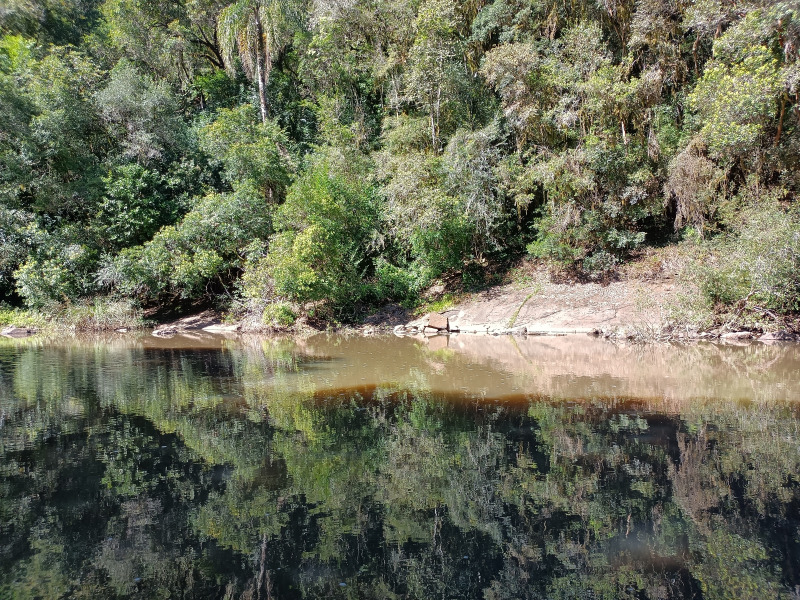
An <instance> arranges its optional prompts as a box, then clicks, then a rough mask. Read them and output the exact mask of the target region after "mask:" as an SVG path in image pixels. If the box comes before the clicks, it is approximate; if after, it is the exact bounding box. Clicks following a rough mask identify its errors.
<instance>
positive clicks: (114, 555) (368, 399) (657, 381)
mask: <svg viewBox="0 0 800 600" xmlns="http://www.w3.org/2000/svg"><path fill="white" fill-rule="evenodd" d="M799 367H800V348H799V347H798V346H797V345H774V346H766V345H759V344H755V345H748V346H741V347H738V346H734V347H723V346H715V345H711V344H705V345H692V346H655V345H654V346H619V345H615V344H612V343H609V342H605V341H602V340H595V339H592V338H588V337H583V336H576V337H564V338H528V339H516V338H491V337H476V336H471V337H467V336H461V337H451V338H450V339H447V338H445V337H437V338H433V339H429V340H421V339H408V338H404V339H398V338H347V337H338V336H316V337H313V338H310V339H306V340H299V341H293V340H263V339H243V340H229V339H225V338H222V337H216V336H193V337H176V338H173V339H171V340H160V339H157V338H153V337H151V336H139V337H134V336H131V337H128V336H126V337H116V338H107V339H91V340H61V341H41V340H22V341H0V597H2V598H5V597H10V598H276V599H277V598H485V599H500V598H554V599H555V598H609V599H610V598H653V599H657V598H658V599H660V598H787V599H788V598H798V597H799V596H800V587H799V586H800V428H799V425H800V420H798V410H797V408H798V404H797V400H798V399H800V377H798V376H797V373H798V368H799Z"/></svg>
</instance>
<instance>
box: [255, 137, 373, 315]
mask: <svg viewBox="0 0 800 600" xmlns="http://www.w3.org/2000/svg"><path fill="white" fill-rule="evenodd" d="M275 222H276V228H277V230H278V233H276V234H275V236H273V238H272V239H271V240H270V249H269V254H268V255H267V266H268V269H269V272H270V274H271V276H272V277H273V279H274V282H275V292H276V293H277V294H278V295H279V296H284V297H287V298H290V299H292V300H294V301H297V302H308V301H314V300H324V299H330V300H331V301H333V302H334V304H336V305H339V306H342V305H351V304H353V303H356V302H358V301H359V300H361V299H362V297H363V295H364V280H365V276H366V275H367V274H368V273H369V271H370V270H371V257H370V256H369V254H368V248H369V245H368V244H369V240H370V236H371V235H372V233H373V230H374V227H375V226H376V222H377V214H376V206H375V198H374V193H373V191H372V189H371V188H370V187H369V186H368V185H367V184H365V183H364V182H361V181H358V180H353V179H345V178H344V177H342V176H340V175H338V174H336V173H334V172H332V171H331V169H330V165H329V162H328V159H327V157H326V156H325V153H324V152H320V153H319V154H318V155H317V156H315V157H314V159H313V162H312V164H311V165H309V168H308V169H307V170H306V172H305V173H303V174H302V175H301V176H300V177H299V178H298V179H297V180H296V181H295V183H294V184H293V185H292V187H291V188H290V189H289V193H288V195H287V198H286V202H285V203H284V204H283V205H282V206H281V207H280V208H279V209H278V212H277V213H276V217H275Z"/></svg>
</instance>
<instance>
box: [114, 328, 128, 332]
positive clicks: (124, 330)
mask: <svg viewBox="0 0 800 600" xmlns="http://www.w3.org/2000/svg"><path fill="white" fill-rule="evenodd" d="M114 331H116V332H117V333H128V328H127V327H120V328H119V329H115V330H114Z"/></svg>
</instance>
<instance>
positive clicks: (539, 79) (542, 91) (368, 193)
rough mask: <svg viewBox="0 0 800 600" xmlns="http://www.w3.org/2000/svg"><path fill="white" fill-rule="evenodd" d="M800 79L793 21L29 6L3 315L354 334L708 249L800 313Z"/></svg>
mask: <svg viewBox="0 0 800 600" xmlns="http://www.w3.org/2000/svg"><path fill="white" fill-rule="evenodd" d="M799 51H800V9H798V6H797V4H796V3H794V2H789V1H786V2H781V1H775V0H772V1H770V0H740V1H738V2H733V1H729V0H636V1H634V0H495V1H494V2H488V1H485V0H236V1H233V2H231V1H229V0H40V1H36V0H4V2H3V4H2V6H0V309H3V308H4V307H5V308H6V309H11V308H14V307H26V308H28V309H32V310H38V311H44V312H57V311H58V310H62V309H63V308H64V307H65V306H75V305H87V306H89V305H92V306H96V305H98V304H103V303H105V305H106V306H124V307H128V308H129V309H130V310H141V309H142V308H143V307H157V306H170V305H177V304H181V303H193V302H194V303H198V302H200V303H202V302H205V303H211V304H213V305H215V306H219V307H223V308H224V309H226V310H230V311H232V312H233V313H238V314H245V313H248V314H256V315H258V316H259V318H261V319H263V321H264V322H266V323H274V324H286V323H289V322H291V321H292V320H293V319H294V318H295V316H296V314H297V313H298V312H299V311H302V310H305V311H309V312H310V311H316V313H317V314H318V316H320V317H321V318H324V319H329V320H341V321H346V320H348V319H353V318H356V317H357V316H358V315H359V314H361V312H362V311H363V310H364V307H372V306H379V305H381V304H383V303H386V302H399V303H403V304H405V305H414V303H415V302H418V300H419V298H420V296H421V294H423V292H424V291H425V290H426V289H427V288H429V287H430V286H431V285H432V283H434V282H436V281H447V282H449V285H456V286H461V287H462V288H464V289H474V288H479V287H481V286H485V285H487V284H488V283H491V282H492V281H493V277H496V274H497V273H502V272H503V270H504V269H508V268H509V266H510V265H513V264H514V262H515V261H518V260H520V259H521V258H523V257H528V258H529V259H530V260H538V261H542V262H543V263H544V264H548V265H551V266H552V268H554V269H558V270H559V272H562V273H566V274H569V275H570V276H573V277H576V278H579V279H583V280H603V279H606V278H608V277H613V275H614V273H615V272H616V270H617V269H618V268H619V267H620V265H622V264H624V263H625V261H626V260H629V259H630V258H631V257H633V256H636V253H637V252H640V251H641V250H642V248H644V247H653V246H664V245H668V244H689V245H693V247H695V248H697V249H698V250H697V251H696V253H695V255H696V256H697V258H696V261H697V265H696V268H695V271H696V273H697V276H698V279H697V281H698V283H699V289H700V290H701V292H702V293H703V295H704V298H705V301H707V302H708V303H709V304H710V305H714V306H735V305H737V303H738V304H740V305H741V303H742V302H744V303H747V302H751V303H758V305H759V306H760V307H763V310H767V311H774V312H777V313H783V314H785V313H791V312H796V311H797V310H798V309H799V308H800V210H799V209H798V205H797V203H796V201H795V198H796V193H797V190H798V187H800V171H799V170H798V162H800V129H799V127H800V63H798V52H799Z"/></svg>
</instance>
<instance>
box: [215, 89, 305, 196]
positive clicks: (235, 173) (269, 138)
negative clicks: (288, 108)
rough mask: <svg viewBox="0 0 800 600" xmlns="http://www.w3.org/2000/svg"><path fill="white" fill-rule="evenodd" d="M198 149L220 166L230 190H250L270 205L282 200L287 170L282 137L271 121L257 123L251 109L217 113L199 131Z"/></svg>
mask: <svg viewBox="0 0 800 600" xmlns="http://www.w3.org/2000/svg"><path fill="white" fill-rule="evenodd" d="M200 147H201V148H202V150H203V151H204V152H206V153H207V154H208V155H209V156H210V157H211V158H212V159H213V160H217V161H219V162H220V163H222V166H223V168H224V173H223V176H224V178H225V180H226V181H227V182H228V183H230V184H231V185H232V186H233V187H234V188H237V187H238V186H250V187H253V188H255V189H256V190H258V191H259V192H260V193H262V194H264V195H266V196H269V197H270V200H271V201H272V202H277V201H278V200H279V199H280V198H281V197H282V195H283V189H284V187H285V186H286V185H287V184H288V183H289V172H290V169H291V161H290V157H289V156H288V153H287V151H286V137H285V135H284V133H283V131H281V129H280V127H278V125H277V124H276V123H275V122H274V121H267V122H265V123H261V122H260V121H259V120H258V118H257V116H256V111H255V109H254V108H253V107H252V106H250V105H248V104H244V105H242V106H238V107H236V108H232V109H222V110H220V111H219V112H218V113H217V117H216V119H215V120H214V121H213V122H212V123H211V124H209V125H207V126H206V127H204V128H203V129H202V130H201V131H200Z"/></svg>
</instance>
